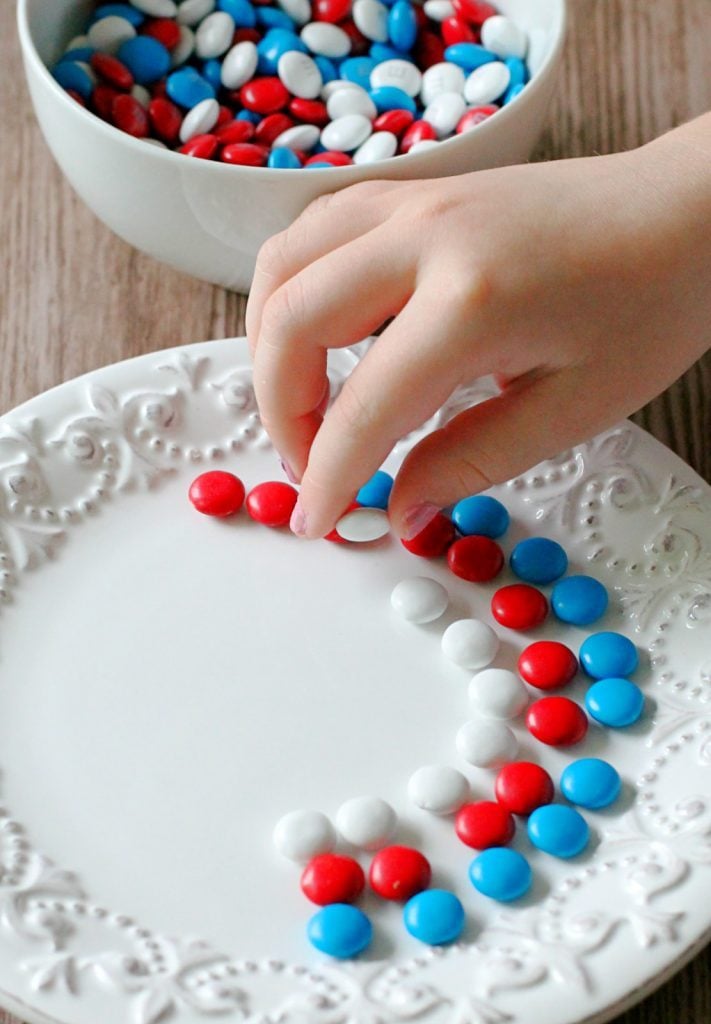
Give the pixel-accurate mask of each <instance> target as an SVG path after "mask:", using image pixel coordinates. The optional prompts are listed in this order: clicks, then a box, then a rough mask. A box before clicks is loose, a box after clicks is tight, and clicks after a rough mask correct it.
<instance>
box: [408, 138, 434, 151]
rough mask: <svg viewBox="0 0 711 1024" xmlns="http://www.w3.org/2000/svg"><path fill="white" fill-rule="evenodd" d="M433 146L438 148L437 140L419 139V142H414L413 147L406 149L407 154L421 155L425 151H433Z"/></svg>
mask: <svg viewBox="0 0 711 1024" xmlns="http://www.w3.org/2000/svg"><path fill="white" fill-rule="evenodd" d="M435 146H439V142H438V141H437V139H420V141H419V142H415V143H414V145H412V146H410V148H409V149H408V151H407V152H408V154H409V153H422V152H423V151H424V150H425V149H434V147H435Z"/></svg>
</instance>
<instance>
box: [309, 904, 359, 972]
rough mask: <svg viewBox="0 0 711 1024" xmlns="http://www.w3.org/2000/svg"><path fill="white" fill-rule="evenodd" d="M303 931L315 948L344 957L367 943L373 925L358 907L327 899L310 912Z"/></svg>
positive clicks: (349, 955)
mask: <svg viewBox="0 0 711 1024" xmlns="http://www.w3.org/2000/svg"><path fill="white" fill-rule="evenodd" d="M306 934H307V936H308V939H309V942H310V943H311V945H312V946H315V947H316V949H318V950H319V952H321V953H327V954H328V956H335V957H338V959H339V960H347V959H348V958H349V957H352V956H356V955H357V954H358V953H362V951H363V950H364V949H365V948H366V946H368V945H370V940H371V938H372V936H373V926H372V925H371V923H370V921H369V920H368V918H367V917H366V916H365V914H364V913H363V911H362V910H359V909H358V907H353V906H351V904H350V903H331V904H329V905H328V906H327V907H324V908H323V909H322V910H319V911H318V913H317V914H314V915H313V917H312V918H311V919H310V921H309V923H308V925H307V926H306Z"/></svg>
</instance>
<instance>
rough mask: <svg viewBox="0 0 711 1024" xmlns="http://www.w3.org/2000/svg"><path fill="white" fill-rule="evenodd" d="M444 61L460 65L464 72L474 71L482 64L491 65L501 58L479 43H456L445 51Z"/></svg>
mask: <svg viewBox="0 0 711 1024" xmlns="http://www.w3.org/2000/svg"><path fill="white" fill-rule="evenodd" d="M444 59H445V60H448V61H450V62H451V63H452V64H458V65H459V67H460V68H462V69H463V70H464V71H474V70H475V69H476V68H480V67H481V66H482V64H491V63H492V61H495V60H498V59H499V58H498V57H497V56H496V54H495V53H492V52H491V50H487V49H486V48H485V47H483V46H479V44H478V43H454V44H453V45H452V46H448V47H447V48H446V50H445V51H444Z"/></svg>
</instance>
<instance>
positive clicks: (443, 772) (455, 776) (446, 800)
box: [407, 764, 469, 814]
mask: <svg viewBox="0 0 711 1024" xmlns="http://www.w3.org/2000/svg"><path fill="white" fill-rule="evenodd" d="M407 792H408V795H409V797H410V799H411V800H412V802H413V804H415V806H416V807H420V808H421V809H422V810H423V811H431V813H432V814H453V813H454V812H455V811H457V810H459V808H460V807H461V806H462V804H463V803H464V802H465V801H466V800H467V799H468V798H469V781H468V779H467V778H466V777H465V776H464V775H462V773H461V772H458V771H457V769H456V768H450V767H449V766H448V765H442V764H431V765H425V766H424V767H422V768H418V769H417V771H416V772H415V773H414V775H412V776H411V777H410V781H409V783H408V786H407Z"/></svg>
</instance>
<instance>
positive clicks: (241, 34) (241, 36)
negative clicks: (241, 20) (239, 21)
mask: <svg viewBox="0 0 711 1024" xmlns="http://www.w3.org/2000/svg"><path fill="white" fill-rule="evenodd" d="M261 38H262V37H261V36H260V34H259V32H257V30H256V28H238V29H236V30H235V34H234V35H233V36H232V45H233V46H236V45H237V43H254V44H255V45H256V44H257V43H258V42H259V41H260V39H261Z"/></svg>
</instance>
